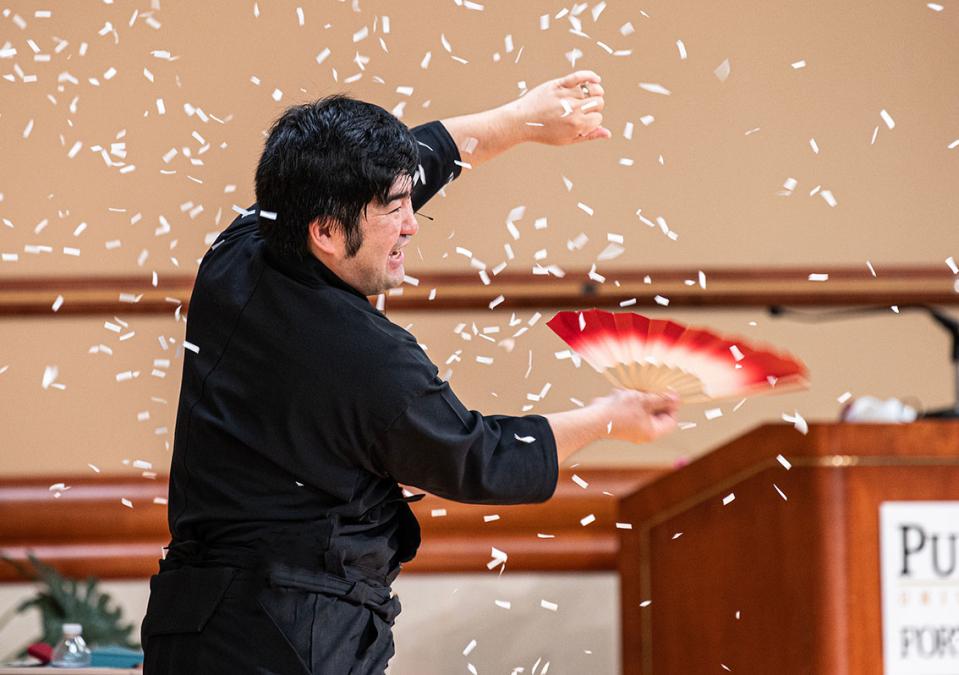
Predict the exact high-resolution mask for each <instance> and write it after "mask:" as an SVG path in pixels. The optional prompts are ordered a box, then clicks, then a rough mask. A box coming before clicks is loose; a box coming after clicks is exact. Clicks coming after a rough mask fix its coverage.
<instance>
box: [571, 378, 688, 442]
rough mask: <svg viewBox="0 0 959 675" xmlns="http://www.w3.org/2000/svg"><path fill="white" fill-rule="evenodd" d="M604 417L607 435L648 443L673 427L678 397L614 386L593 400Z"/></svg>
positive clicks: (593, 403) (677, 408)
mask: <svg viewBox="0 0 959 675" xmlns="http://www.w3.org/2000/svg"><path fill="white" fill-rule="evenodd" d="M590 405H595V406H598V407H599V408H600V409H601V410H603V413H604V417H606V418H607V420H608V422H607V425H608V424H609V423H610V422H611V423H612V428H610V429H608V433H609V435H610V437H612V438H616V439H619V440H622V441H629V442H630V443H648V442H649V441H653V440H656V439H657V438H659V437H660V436H662V435H664V434H667V433H669V432H671V431H673V430H674V429H675V428H676V423H677V417H676V415H677V413H678V411H679V399H678V397H676V396H669V395H666V394H647V393H645V392H641V391H633V390H630V389H614V390H613V391H612V392H611V393H609V394H608V395H606V396H603V397H602V398H597V399H593V401H592V402H591V403H590Z"/></svg>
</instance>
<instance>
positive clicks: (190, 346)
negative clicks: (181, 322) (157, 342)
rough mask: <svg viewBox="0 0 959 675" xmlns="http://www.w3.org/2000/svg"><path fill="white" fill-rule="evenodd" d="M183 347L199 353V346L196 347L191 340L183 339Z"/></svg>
mask: <svg viewBox="0 0 959 675" xmlns="http://www.w3.org/2000/svg"><path fill="white" fill-rule="evenodd" d="M183 348H184V349H189V350H190V351H191V352H193V353H194V354H199V353H200V348H199V347H197V346H196V345H195V344H193V343H192V342H189V341H188V340H184V341H183Z"/></svg>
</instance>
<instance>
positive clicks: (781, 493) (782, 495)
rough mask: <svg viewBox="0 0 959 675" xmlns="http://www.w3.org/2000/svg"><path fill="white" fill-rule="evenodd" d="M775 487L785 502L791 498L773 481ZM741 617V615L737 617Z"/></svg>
mask: <svg viewBox="0 0 959 675" xmlns="http://www.w3.org/2000/svg"><path fill="white" fill-rule="evenodd" d="M773 487H774V488H776V492H778V493H779V496H780V497H782V498H783V501H784V502H788V501H789V499H788V498H787V497H786V493H785V492H783V491H782V490H780V489H779V486H778V485H776V484H775V483H773ZM737 618H739V617H737Z"/></svg>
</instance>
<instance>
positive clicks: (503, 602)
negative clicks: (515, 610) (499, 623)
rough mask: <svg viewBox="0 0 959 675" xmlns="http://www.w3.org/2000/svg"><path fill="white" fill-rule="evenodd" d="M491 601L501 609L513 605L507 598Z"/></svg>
mask: <svg viewBox="0 0 959 675" xmlns="http://www.w3.org/2000/svg"><path fill="white" fill-rule="evenodd" d="M493 602H494V604H495V605H496V606H497V607H502V608H503V609H509V608H510V607H512V606H513V603H511V602H510V601H509V600H494V601H493Z"/></svg>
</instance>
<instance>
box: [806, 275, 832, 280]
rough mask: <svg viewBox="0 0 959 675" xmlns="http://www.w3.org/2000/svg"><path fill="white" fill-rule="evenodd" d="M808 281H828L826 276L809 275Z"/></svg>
mask: <svg viewBox="0 0 959 675" xmlns="http://www.w3.org/2000/svg"><path fill="white" fill-rule="evenodd" d="M809 281H829V275H828V274H815V273H814V274H810V275H809Z"/></svg>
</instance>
